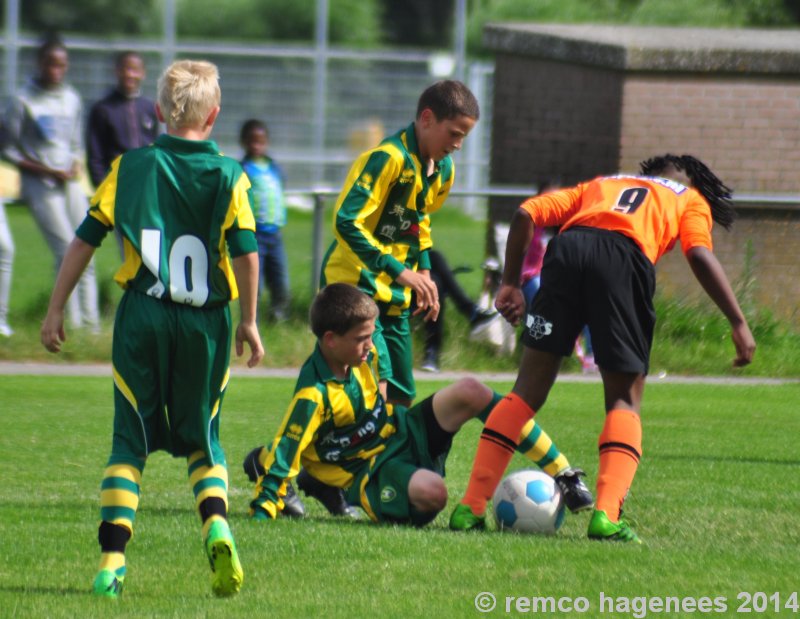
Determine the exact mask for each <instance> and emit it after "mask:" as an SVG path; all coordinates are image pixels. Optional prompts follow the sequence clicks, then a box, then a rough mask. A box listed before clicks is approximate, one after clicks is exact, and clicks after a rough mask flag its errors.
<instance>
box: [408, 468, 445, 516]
mask: <svg viewBox="0 0 800 619" xmlns="http://www.w3.org/2000/svg"><path fill="white" fill-rule="evenodd" d="M409 498H410V499H411V503H412V504H413V505H414V507H415V508H416V509H417V510H419V511H421V512H440V511H442V510H443V509H444V508H445V507H447V486H445V484H444V479H442V477H441V476H439V475H437V474H436V473H434V472H433V471H428V470H425V469H420V470H419V471H417V472H416V473H415V474H414V475H413V476H412V477H411V482H410V483H409Z"/></svg>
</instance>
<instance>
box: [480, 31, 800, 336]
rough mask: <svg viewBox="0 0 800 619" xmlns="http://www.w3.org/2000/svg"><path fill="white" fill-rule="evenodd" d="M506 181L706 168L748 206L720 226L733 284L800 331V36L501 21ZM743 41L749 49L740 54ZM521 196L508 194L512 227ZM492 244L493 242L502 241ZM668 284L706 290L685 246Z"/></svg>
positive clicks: (493, 42) (496, 45)
mask: <svg viewBox="0 0 800 619" xmlns="http://www.w3.org/2000/svg"><path fill="white" fill-rule="evenodd" d="M486 35H487V36H486V39H487V43H488V46H489V47H490V48H491V49H494V50H495V52H496V70H495V99H494V109H495V113H494V120H493V131H492V141H493V145H492V172H491V177H490V178H491V179H492V182H494V183H506V184H524V185H530V184H531V183H535V182H537V181H538V180H540V179H542V178H548V177H549V178H552V177H556V178H560V179H562V181H563V182H564V184H572V183H574V182H577V181H579V180H584V179H587V178H591V177H593V176H596V175H598V174H604V173H609V172H613V171H616V170H623V171H635V170H637V169H638V164H639V162H640V161H641V160H642V159H645V158H647V157H649V156H652V155H657V154H662V153H665V152H672V153H675V154H682V153H689V154H693V155H695V156H697V157H699V158H700V159H702V160H703V161H705V162H706V163H707V164H708V165H709V167H711V169H712V170H714V172H715V173H717V175H718V176H719V177H720V178H722V179H723V180H724V181H725V182H726V183H727V184H728V185H729V186H731V187H732V188H733V189H734V190H735V192H736V195H750V196H755V197H753V198H752V200H751V202H750V203H749V204H747V205H740V206H739V208H738V210H739V220H738V221H737V222H736V223H735V224H734V226H733V229H732V231H731V232H726V231H725V230H724V229H722V228H716V229H715V230H714V243H715V253H716V254H717V256H718V257H719V259H720V262H721V263H722V265H723V267H724V268H725V270H726V272H727V273H728V275H729V277H730V279H731V281H732V283H733V284H734V285H735V286H736V287H737V288H739V287H741V286H742V284H743V281H744V280H745V279H747V280H750V281H751V286H750V288H749V290H750V291H751V298H750V299H748V301H752V302H755V303H756V304H758V305H759V306H761V307H764V308H768V309H769V310H771V311H772V312H773V313H774V314H775V315H776V316H778V317H781V318H784V319H788V320H789V321H790V322H791V323H792V324H793V325H794V326H795V327H800V256H799V254H800V252H799V251H798V249H797V248H798V247H800V198H798V199H797V200H795V201H794V203H789V204H786V205H785V206H779V205H778V206H776V205H775V204H772V205H769V203H768V202H766V201H764V200H763V199H762V202H761V203H759V202H758V200H757V197H758V195H759V194H760V195H763V196H768V195H769V194H788V195H794V196H800V80H798V77H799V76H800V37H798V36H797V33H796V32H781V31H727V32H726V31H724V30H709V31H702V30H695V29H663V28H662V29H657V28H650V29H648V28H631V27H611V26H608V27H595V26H589V25H583V26H576V27H571V26H562V25H540V24H531V25H520V24H512V25H493V26H489V27H488V28H487V31H486ZM737 45H738V46H737ZM517 204H518V200H506V201H504V202H503V201H500V200H494V201H492V202H491V204H490V217H491V218H492V220H493V221H494V220H500V221H507V220H508V218H509V217H510V215H511V213H512V212H513V209H514V208H515V207H516V206H517ZM489 248H490V249H491V244H489ZM658 271H659V278H658V285H659V288H660V290H662V291H663V292H666V293H667V294H670V295H677V296H680V297H689V298H697V297H699V296H700V295H702V294H703V293H702V290H701V289H700V287H699V285H698V284H697V283H696V281H695V280H694V277H693V276H692V274H691V272H690V270H689V267H688V265H687V264H686V261H685V260H684V259H683V257H682V254H681V251H680V249H679V248H676V249H675V250H674V251H673V252H672V253H670V254H668V255H667V256H665V257H664V258H663V259H662V260H661V262H660V263H659V265H658Z"/></svg>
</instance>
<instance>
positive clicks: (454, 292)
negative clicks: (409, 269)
mask: <svg viewBox="0 0 800 619" xmlns="http://www.w3.org/2000/svg"><path fill="white" fill-rule="evenodd" d="M429 257H430V260H431V279H432V280H433V283H434V284H436V289H437V290H438V291H439V306H440V310H439V318H438V319H437V320H427V321H425V322H424V325H425V357H424V359H423V361H422V365H421V366H420V369H422V370H425V371H426V372H438V371H439V354H440V353H441V351H442V345H443V343H444V323H445V315H444V312H445V304H446V300H447V297H450V298H451V299H452V300H453V302H454V303H455V305H456V308H457V309H458V311H459V312H461V313H462V314H463V315H464V316H465V317H466V319H467V320H469V325H470V328H473V329H474V328H475V327H477V326H479V325H482V324H485V323H487V322H488V321H490V320H492V319H493V318H495V317H499V316H500V315H499V314H498V313H497V312H496V311H494V310H493V309H488V310H485V309H481V308H480V307H478V305H477V304H476V303H475V301H473V300H472V299H471V298H470V297H469V295H468V294H467V293H466V292H465V291H464V289H463V288H462V287H461V286H460V284H459V283H458V281H457V280H456V278H455V275H456V273H458V272H462V271H464V270H469V269H468V268H466V269H465V268H464V267H460V268H457V269H455V270H451V269H450V265H449V264H448V263H447V260H446V259H445V257H444V255H443V254H442V252H440V251H437V250H435V249H431V250H430V251H429ZM415 303H416V299H415V298H413V297H412V300H411V305H412V306H413V305H414V304H415Z"/></svg>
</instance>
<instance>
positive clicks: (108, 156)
mask: <svg viewBox="0 0 800 619" xmlns="http://www.w3.org/2000/svg"><path fill="white" fill-rule="evenodd" d="M114 71H115V73H116V76H117V85H116V86H115V87H114V88H113V89H112V90H111V92H109V93H108V94H107V95H106V96H105V97H104V98H103V99H101V100H100V101H98V102H97V103H95V104H94V105H93V106H92V109H91V111H90V112H89V129H88V132H87V140H86V142H87V146H88V161H89V177H90V178H91V179H92V183H94V186H95V187H98V186H99V185H100V183H101V182H102V181H103V179H104V178H105V176H106V174H107V173H108V170H109V169H110V168H111V162H112V161H114V159H116V158H117V157H119V156H120V155H121V154H123V153H127V152H128V151H129V150H131V149H134V148H140V147H142V146H147V145H148V144H152V143H153V141H155V139H156V137H157V136H158V133H159V124H158V118H157V117H156V106H155V103H154V102H153V101H152V100H150V99H148V98H147V97H143V96H142V92H141V84H142V80H143V79H144V78H145V68H144V60H143V59H142V57H141V56H140V55H139V54H138V53H136V52H132V51H126V52H120V53H119V54H118V55H117V56H116V59H115V62H114ZM115 234H116V237H117V243H118V244H119V247H120V252H122V251H123V250H122V235H121V234H120V233H119V230H115ZM123 257H124V254H123Z"/></svg>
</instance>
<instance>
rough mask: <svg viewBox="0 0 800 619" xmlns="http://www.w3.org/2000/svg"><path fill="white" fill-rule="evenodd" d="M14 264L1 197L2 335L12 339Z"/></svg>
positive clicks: (0, 298)
mask: <svg viewBox="0 0 800 619" xmlns="http://www.w3.org/2000/svg"><path fill="white" fill-rule="evenodd" d="M13 264H14V240H13V239H12V238H11V229H10V228H9V227H8V221H7V220H6V207H5V203H4V200H3V197H2V196H0V335H1V336H3V337H11V336H12V335H14V330H13V329H12V328H11V326H10V325H9V324H8V301H9V298H10V297H11V267H12V265H13Z"/></svg>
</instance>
